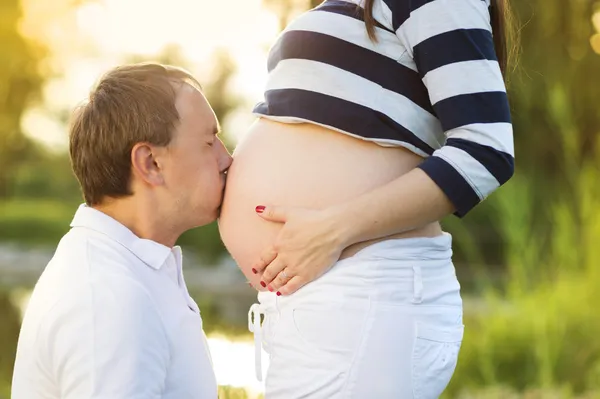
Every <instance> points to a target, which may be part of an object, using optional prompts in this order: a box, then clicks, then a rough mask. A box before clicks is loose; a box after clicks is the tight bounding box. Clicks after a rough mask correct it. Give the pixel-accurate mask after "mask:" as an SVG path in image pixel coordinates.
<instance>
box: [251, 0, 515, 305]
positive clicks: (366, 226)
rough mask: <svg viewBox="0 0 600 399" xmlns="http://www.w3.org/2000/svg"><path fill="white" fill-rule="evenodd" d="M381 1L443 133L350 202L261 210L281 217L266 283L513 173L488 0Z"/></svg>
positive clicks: (301, 275)
mask: <svg viewBox="0 0 600 399" xmlns="http://www.w3.org/2000/svg"><path fill="white" fill-rule="evenodd" d="M385 4H386V6H389V14H390V15H389V19H390V21H393V22H392V24H393V27H394V30H395V31H396V33H397V36H398V38H399V39H400V41H401V42H402V43H403V44H404V46H405V47H406V49H407V51H408V53H409V54H410V56H411V57H412V59H413V60H414V62H415V66H416V69H417V73H418V74H419V75H420V78H421V80H422V81H423V84H424V85H425V87H426V88H427V90H428V93H429V98H430V101H431V105H432V108H433V112H435V115H436V116H437V117H438V119H439V120H440V123H441V126H442V128H443V130H444V132H445V135H446V143H445V144H444V146H442V147H441V148H440V149H438V150H436V151H435V152H434V153H433V154H432V155H431V156H430V157H428V158H427V159H426V160H425V161H424V162H423V163H422V164H421V165H419V166H418V168H416V169H415V170H413V171H411V172H409V173H407V174H406V175H404V176H401V177H400V178H398V179H396V180H395V181H393V182H391V183H389V184H387V185H385V186H383V187H380V188H378V189H376V190H373V191H371V192H369V193H367V194H364V195H362V196H360V197H358V198H356V199H355V200H353V201H350V202H347V203H345V204H341V205H339V206H336V207H331V208H328V209H325V210H323V211H308V210H280V209H278V208H272V207H270V206H269V207H267V208H266V209H265V211H264V212H263V213H262V214H261V215H262V216H263V217H265V218H266V219H268V220H272V221H279V222H284V223H285V226H284V227H283V229H282V230H281V232H280V234H279V236H278V238H277V240H276V242H275V246H274V248H270V249H268V250H266V251H265V252H264V254H263V256H262V257H261V260H260V261H259V262H257V264H256V266H255V269H256V272H257V273H263V271H264V273H263V276H262V281H263V283H264V284H265V285H268V284H269V283H270V288H273V289H274V290H276V289H278V288H281V289H280V291H281V293H282V294H289V293H291V292H294V291H295V290H297V289H298V288H299V287H301V286H302V285H304V284H306V283H307V282H309V281H312V280H314V279H315V278H317V277H318V276H319V275H321V274H322V273H324V272H325V271H326V270H327V269H328V268H329V267H330V266H331V265H332V264H333V263H335V261H336V260H337V259H339V255H340V254H341V252H342V251H343V249H344V248H346V247H347V246H349V245H352V244H354V243H357V242H361V241H365V240H369V239H375V238H381V237H385V236H388V235H392V234H395V233H401V232H404V231H407V230H410V229H413V228H418V227H421V226H423V225H425V224H427V223H430V222H433V221H436V220H440V219H441V218H443V217H444V216H446V215H448V214H450V213H452V212H454V213H455V214H456V215H457V216H459V217H462V216H464V215H466V214H467V213H468V212H469V211H470V210H471V209H473V208H474V207H475V206H476V205H477V204H478V203H480V202H481V201H483V200H484V199H485V198H486V197H487V196H488V195H489V194H490V193H492V192H493V191H495V190H496V189H497V188H498V187H500V186H501V185H502V184H504V183H505V182H506V181H508V179H509V178H510V177H511V176H512V174H513V170H514V148H513V136H512V124H511V118H510V111H509V105H508V99H507V96H506V88H505V85H504V81H503V78H502V74H501V71H500V66H499V63H498V60H497V56H496V53H495V49H494V41H493V37H492V31H491V25H490V15H489V12H488V3H487V2H486V1H482V0H419V1H410V0H409V1H407V0H390V1H386V2H385ZM408 5H409V6H410V7H409V6H408ZM267 265H268V266H267ZM284 268H285V273H281V274H280V272H281V271H282V270H283V269H284ZM276 277H277V278H276ZM274 279H275V281H273V280H274ZM284 285H285V287H284Z"/></svg>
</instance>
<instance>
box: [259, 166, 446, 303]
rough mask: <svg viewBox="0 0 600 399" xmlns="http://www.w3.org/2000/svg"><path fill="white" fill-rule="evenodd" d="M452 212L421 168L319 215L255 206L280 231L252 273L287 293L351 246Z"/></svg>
mask: <svg viewBox="0 0 600 399" xmlns="http://www.w3.org/2000/svg"><path fill="white" fill-rule="evenodd" d="M453 211H454V206H453V205H452V203H451V202H450V200H449V199H448V197H447V196H446V195H445V194H444V192H443V191H442V190H440V188H439V187H438V186H437V185H436V184H435V183H434V182H433V181H432V180H431V179H430V178H429V177H428V176H427V174H425V173H424V172H423V171H422V170H420V169H414V170H412V171H411V172H409V173H407V174H405V175H403V176H401V177H400V178H398V179H396V180H394V181H392V182H390V183H388V184H386V185H384V186H381V187H379V188H377V189H375V190H373V191H370V192H368V193H366V194H363V195H362V196H360V197H357V198H356V199H354V200H352V201H349V202H346V203H343V204H340V205H338V206H333V207H329V208H326V209H323V210H318V211H314V210H307V209H297V208H282V207H277V206H266V207H264V209H263V208H262V207H260V206H259V207H257V212H258V213H259V214H260V216H262V217H263V218H264V219H266V220H269V221H272V222H279V223H285V228H284V229H282V231H281V233H280V235H279V236H278V238H277V243H276V245H275V247H274V248H269V249H268V250H267V251H265V253H264V254H263V256H262V257H261V261H259V262H258V263H256V264H255V265H254V270H256V271H257V273H261V272H263V271H264V273H263V275H262V279H261V280H262V282H264V285H265V286H267V285H268V286H269V288H270V289H271V290H273V291H279V292H280V293H281V294H283V295H286V294H291V293H293V292H295V291H296V290H297V289H299V288H300V287H302V286H303V285H305V284H306V283H308V282H310V281H313V280H314V279H316V278H317V277H319V276H320V275H321V274H323V273H324V272H325V271H326V270H327V269H329V267H331V265H333V264H334V263H335V262H336V261H337V260H338V259H339V257H340V254H341V253H342V251H343V250H344V249H345V248H347V247H349V246H350V245H352V244H355V243H358V242H362V241H367V240H371V239H377V238H381V237H385V236H389V235H391V234H396V233H401V232H403V231H407V230H411V229H414V228H417V227H420V226H423V225H426V224H428V223H431V222H434V221H437V220H439V219H441V218H442V217H444V216H446V215H448V214H450V213H452V212H453ZM267 266H268V267H267ZM284 268H285V269H286V272H285V275H281V274H280V272H281V271H282V270H283V269H284ZM278 275H279V278H276V277H277V276H278Z"/></svg>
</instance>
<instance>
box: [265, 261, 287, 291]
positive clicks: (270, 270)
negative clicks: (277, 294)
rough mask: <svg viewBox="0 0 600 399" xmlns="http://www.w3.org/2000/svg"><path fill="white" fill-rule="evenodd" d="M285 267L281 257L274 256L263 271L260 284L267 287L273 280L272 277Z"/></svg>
mask: <svg viewBox="0 0 600 399" xmlns="http://www.w3.org/2000/svg"><path fill="white" fill-rule="evenodd" d="M284 268H285V264H284V262H283V259H281V257H276V258H275V259H274V260H273V261H272V262H271V263H269V264H268V265H267V267H266V268H265V269H264V271H263V275H262V278H261V281H260V285H262V286H263V287H267V286H268V285H269V284H271V283H272V282H273V279H275V277H277V275H278V274H279V273H280V272H281V271H282V270H283V269H284Z"/></svg>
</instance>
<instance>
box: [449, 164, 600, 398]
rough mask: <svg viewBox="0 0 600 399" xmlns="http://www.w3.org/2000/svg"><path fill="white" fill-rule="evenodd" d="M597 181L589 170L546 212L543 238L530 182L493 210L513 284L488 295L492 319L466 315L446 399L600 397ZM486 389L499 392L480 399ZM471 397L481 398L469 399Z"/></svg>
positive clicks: (507, 193)
mask: <svg viewBox="0 0 600 399" xmlns="http://www.w3.org/2000/svg"><path fill="white" fill-rule="evenodd" d="M596 176H598V173H597V170H596V169H595V168H591V167H587V168H583V169H582V170H581V173H580V174H579V175H578V176H577V180H576V182H574V184H573V187H575V189H574V190H573V191H572V192H568V193H563V195H562V196H559V197H558V199H557V200H556V201H555V202H554V203H553V204H552V206H551V207H549V209H550V211H549V212H548V214H547V233H548V234H547V235H546V236H544V235H542V234H541V232H539V231H537V230H536V229H534V228H533V227H532V226H533V221H532V216H531V215H532V214H533V213H534V212H533V209H534V207H536V206H538V204H535V203H534V201H533V200H532V198H533V196H531V192H530V189H531V186H528V185H527V184H526V183H527V182H525V181H523V180H520V179H518V178H517V179H516V180H515V181H514V182H512V183H511V184H510V185H509V186H508V187H506V189H505V190H504V192H502V193H499V195H498V200H497V202H496V206H497V207H498V212H499V214H501V215H502V220H501V221H500V227H501V228H502V230H503V235H504V237H505V239H506V247H505V250H506V258H507V260H508V273H509V278H508V280H507V281H508V284H507V285H506V286H505V287H503V289H502V290H498V289H495V288H493V287H492V286H491V285H490V286H488V288H487V290H486V294H485V298H484V300H485V303H486V310H485V311H484V312H479V313H474V314H468V313H466V314H465V325H466V331H465V339H464V342H463V347H462V350H461V354H460V359H459V364H458V367H457V370H456V373H455V376H454V378H453V380H452V382H451V384H450V386H449V387H448V390H447V392H446V395H445V397H451V398H462V397H477V398H480V397H486V398H487V397H490V398H493V397H498V398H513V397H514V398H517V397H519V398H520V397H523V398H525V397H527V398H554V397H556V398H558V397H560V398H565V399H568V398H596V397H598V392H600V339H599V337H600V318H599V317H598V310H597V306H598V304H600V268H599V265H600V246H599V245H598V243H600V241H599V239H598V237H600V185H599V184H598V183H597V182H596V180H595V178H596ZM483 387H502V388H498V390H497V392H495V393H494V391H489V392H491V393H489V395H491V396H480V394H479V393H477V392H479V390H481V389H482V388H483ZM466 392H475V394H474V395H475V396H468V395H467V396H464V395H466ZM509 392H514V393H509ZM544 392H545V393H544ZM548 392H554V393H555V394H549V393H548ZM486 395H488V394H486ZM494 395H496V396H494ZM518 395H522V396H518ZM553 395H554V396H553ZM590 395H591V396H590Z"/></svg>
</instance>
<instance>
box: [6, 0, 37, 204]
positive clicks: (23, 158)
mask: <svg viewBox="0 0 600 399" xmlns="http://www.w3.org/2000/svg"><path fill="white" fill-rule="evenodd" d="M21 18H22V10H21V5H20V2H19V0H2V2H0V48H1V50H0V82H1V83H0V198H5V197H7V196H8V195H9V193H10V184H9V177H10V175H11V174H13V173H16V171H17V169H18V168H19V167H20V166H21V165H23V164H24V163H25V162H27V160H28V159H31V158H32V157H34V154H33V153H35V152H36V150H35V146H33V144H32V142H31V140H29V139H28V138H27V137H26V136H24V135H23V132H22V130H21V117H22V115H23V113H24V111H25V110H26V109H27V107H28V106H29V105H31V103H32V102H33V101H34V100H36V99H38V98H39V95H40V91H41V87H42V83H43V81H44V77H43V76H42V74H41V73H40V68H39V65H40V62H41V60H42V59H43V57H44V50H43V48H42V47H41V46H40V45H39V44H37V43H33V42H32V41H31V40H28V39H27V38H25V37H24V36H23V35H22V34H21V32H20V31H19V23H20V20H21Z"/></svg>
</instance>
